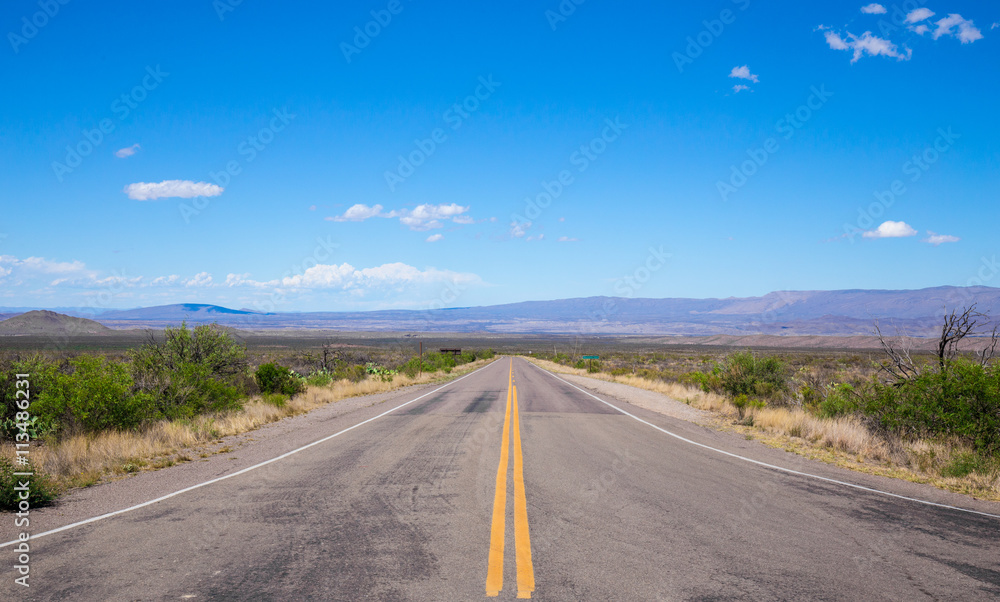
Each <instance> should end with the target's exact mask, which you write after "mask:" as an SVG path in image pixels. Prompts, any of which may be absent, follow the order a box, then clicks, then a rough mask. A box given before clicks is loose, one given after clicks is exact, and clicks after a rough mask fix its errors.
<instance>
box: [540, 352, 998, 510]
mask: <svg viewBox="0 0 1000 602" xmlns="http://www.w3.org/2000/svg"><path fill="white" fill-rule="evenodd" d="M530 361H532V362H533V363H535V364H536V365H538V366H539V367H541V368H544V369H546V370H550V371H552V372H559V373H562V374H575V375H578V376H586V377H589V378H595V379H597V380H603V381H608V382H616V383H622V384H625V385H630V386H633V387H636V388H639V389H646V390H648V391H655V392H657V393H662V394H664V395H666V396H668V397H671V398H673V399H676V400H678V401H682V402H684V403H686V404H688V405H690V406H692V407H695V408H698V409H701V410H706V411H709V412H712V413H713V414H715V415H716V417H717V418H718V419H719V420H717V424H719V426H721V427H722V428H724V429H727V430H733V431H736V432H739V433H742V434H744V435H745V436H746V437H747V438H748V439H756V440H758V441H761V442H762V443H765V444H767V445H770V446H772V447H778V448H781V449H785V450H787V451H791V452H794V453H797V454H800V455H804V456H807V457H809V458H812V459H817V460H822V461H825V462H828V463H831V464H836V465H838V466H842V467H845V468H851V469H854V470H858V471H861V472H866V473H869V474H877V475H882V476H889V477H895V478H902V479H906V480H908V481H914V482H918V483H927V484H931V485H934V486H937V487H940V488H942V489H947V490H950V491H955V492H958V493H964V494H967V495H972V496H974V497H978V498H982V499H987V500H993V501H1000V474H998V473H997V472H996V471H995V470H994V471H987V472H977V471H973V472H971V473H969V474H967V475H966V476H963V477H950V476H945V474H947V470H948V468H949V467H950V466H952V465H953V464H954V463H955V461H956V460H957V459H959V458H961V457H962V456H966V455H969V454H971V452H972V450H971V448H969V447H968V446H967V445H963V444H961V443H958V442H940V441H926V440H918V441H903V440H900V439H886V438H884V437H879V436H877V435H875V434H874V433H872V432H871V431H870V430H869V429H868V428H867V427H866V426H865V425H864V424H862V423H861V422H860V421H859V420H858V419H857V418H854V417H838V418H820V417H818V416H814V415H812V414H809V413H808V412H805V411H803V410H802V409H799V408H794V407H765V408H753V409H748V410H747V411H746V413H745V415H744V416H743V418H740V414H739V410H737V408H736V407H735V406H733V405H732V404H731V403H730V402H729V401H728V400H727V399H726V398H725V397H724V396H722V395H717V394H715V393H705V392H704V391H702V390H700V389H697V388H695V387H689V386H686V385H682V384H679V383H674V382H667V381H661V380H650V379H646V378H642V377H639V376H633V375H625V376H612V375H610V374H607V373H603V372H596V373H588V372H587V371H586V370H580V369H577V368H570V367H567V366H563V365H561V364H557V363H554V362H550V361H547V360H539V359H531V360H530Z"/></svg>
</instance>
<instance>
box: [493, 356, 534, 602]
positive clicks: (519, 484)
mask: <svg viewBox="0 0 1000 602" xmlns="http://www.w3.org/2000/svg"><path fill="white" fill-rule="evenodd" d="M512 416H513V419H514V422H513V424H514V426H513V429H514V554H515V556H514V558H515V561H516V563H517V597H518V598H530V597H531V592H533V591H535V569H534V567H533V566H532V564H531V536H530V534H529V533H528V501H527V498H526V497H525V495H524V458H523V456H522V454H521V427H520V423H519V416H518V411H517V387H515V386H514V360H513V359H512V360H511V362H510V375H509V376H508V380H507V410H506V412H505V413H504V419H503V443H502V446H503V447H501V448H500V466H498V467H497V490H496V494H495V495H494V497H493V524H492V527H491V529H490V558H489V568H488V570H487V572H486V595H487V596H491V597H493V596H499V595H500V590H502V589H503V546H504V537H505V535H506V523H507V463H508V459H509V448H510V432H511V417H512Z"/></svg>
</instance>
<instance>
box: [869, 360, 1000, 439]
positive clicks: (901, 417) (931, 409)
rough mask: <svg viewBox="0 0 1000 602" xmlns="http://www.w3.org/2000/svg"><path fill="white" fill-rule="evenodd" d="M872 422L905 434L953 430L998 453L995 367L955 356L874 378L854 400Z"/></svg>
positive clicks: (999, 379) (999, 389)
mask: <svg viewBox="0 0 1000 602" xmlns="http://www.w3.org/2000/svg"><path fill="white" fill-rule="evenodd" d="M857 408H858V410H859V411H860V412H861V413H862V414H863V415H865V416H867V417H868V418H869V420H871V421H872V422H873V423H874V424H875V425H876V426H878V427H880V428H881V429H884V430H885V431H888V432H892V433H895V434H897V435H901V436H905V437H915V436H942V435H945V436H953V437H958V438H959V439H962V440H964V441H966V442H967V443H969V444H971V445H973V446H974V447H975V448H976V449H977V450H978V451H980V452H984V453H989V454H996V453H1000V368H998V366H996V365H993V366H990V367H988V368H987V367H984V366H982V365H981V364H978V363H974V362H971V361H968V360H965V359H957V360H954V361H952V362H950V363H949V364H947V366H946V367H945V369H944V370H937V371H929V370H928V371H925V372H922V373H920V374H918V375H917V376H915V377H913V378H911V379H907V380H902V381H899V382H895V383H888V384H886V383H878V382H876V383H873V385H872V386H871V387H870V388H869V390H868V391H866V392H865V394H863V395H861V396H860V399H859V400H858V402H857Z"/></svg>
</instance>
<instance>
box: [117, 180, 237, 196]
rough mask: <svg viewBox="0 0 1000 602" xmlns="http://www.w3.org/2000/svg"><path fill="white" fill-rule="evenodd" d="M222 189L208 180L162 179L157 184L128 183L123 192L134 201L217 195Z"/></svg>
mask: <svg viewBox="0 0 1000 602" xmlns="http://www.w3.org/2000/svg"><path fill="white" fill-rule="evenodd" d="M223 190H224V189H223V188H222V187H221V186H216V185H215V184H209V183H208V182H192V181H191V180H164V181H162V182H160V183H158V184H156V183H153V182H137V183H135V184H129V185H128V186H126V187H125V189H124V190H123V192H125V193H126V194H128V198H130V199H133V200H136V201H152V200H156V199H166V198H173V197H177V198H182V199H190V198H193V197H198V196H219V195H220V194H222V191H223Z"/></svg>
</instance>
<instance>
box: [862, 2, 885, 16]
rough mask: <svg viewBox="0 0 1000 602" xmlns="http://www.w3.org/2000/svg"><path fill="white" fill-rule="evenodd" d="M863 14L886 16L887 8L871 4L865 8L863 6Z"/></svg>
mask: <svg viewBox="0 0 1000 602" xmlns="http://www.w3.org/2000/svg"><path fill="white" fill-rule="evenodd" d="M861 12H863V13H865V14H866V15H884V14H885V7H884V6H882V5H881V4H875V3H874V2H873V3H871V4H866V5H865V6H862V7H861Z"/></svg>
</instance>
